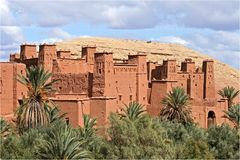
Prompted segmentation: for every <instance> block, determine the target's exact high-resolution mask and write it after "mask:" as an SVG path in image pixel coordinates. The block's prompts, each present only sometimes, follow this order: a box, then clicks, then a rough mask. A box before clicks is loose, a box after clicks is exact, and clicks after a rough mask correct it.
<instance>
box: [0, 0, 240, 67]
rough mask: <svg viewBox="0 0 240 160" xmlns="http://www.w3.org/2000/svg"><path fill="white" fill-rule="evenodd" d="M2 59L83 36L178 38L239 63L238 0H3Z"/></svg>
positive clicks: (164, 40) (166, 39)
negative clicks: (30, 46) (24, 46)
mask: <svg viewBox="0 0 240 160" xmlns="http://www.w3.org/2000/svg"><path fill="white" fill-rule="evenodd" d="M0 1H1V2H0V14H1V17H0V18H1V19H0V24H1V28H0V37H1V42H0V43H1V48H0V60H1V61H6V60H7V59H8V56H9V54H10V53H12V52H16V51H18V50H19V44H21V43H23V42H30V43H31V42H34V43H42V42H55V41H62V40H67V39H71V38H75V37H80V36H104V37H114V38H124V39H126V38H127V39H140V40H154V41H159V42H170V43H179V44H182V45H185V46H187V47H189V48H192V49H195V50H198V51H201V52H204V53H206V54H208V55H210V56H212V57H214V58H217V59H219V60H221V61H222V62H224V63H227V64H229V65H231V66H233V67H235V68H237V69H240V64H239V62H240V31H239V21H240V17H239V15H240V9H239V8H240V7H239V1H237V0H236V1H231V0H225V1H224V0H218V1H214V0H211V1H205V0H203V1H198V0H191V1H183V0H178V1H177V0H176V1H174V0H169V1H166V0H165V1H160V0H158V1H151V0H145V1H144V0H141V1H140V0H138V1H137V0H135V1H130V0H127V1H119V0H115V1H114V0H107V1H104V0H102V1H100V0H98V1H93V0H89V1H80V0H68V1H67V0H58V1H57V0H41V1H40V0H0Z"/></svg>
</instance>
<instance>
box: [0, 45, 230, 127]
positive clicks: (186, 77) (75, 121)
mask: <svg viewBox="0 0 240 160" xmlns="http://www.w3.org/2000/svg"><path fill="white" fill-rule="evenodd" d="M36 55H37V54H36V45H22V46H21V52H20V57H19V55H18V54H14V55H11V56H10V61H12V62H18V63H0V64H1V65H0V67H1V68H0V80H1V81H0V82H1V83H0V85H1V88H0V93H1V94H0V100H1V102H0V105H1V106H0V108H1V115H7V114H8V115H10V114H11V115H12V113H13V111H14V110H15V109H16V107H17V105H18V99H21V98H22V96H24V95H26V88H24V87H23V86H21V85H20V84H19V83H18V82H17V81H16V78H15V77H16V75H17V74H16V73H22V74H25V72H24V71H25V70H24V68H25V65H26V67H29V66H30V65H43V66H44V68H45V69H46V70H49V71H50V72H52V73H53V77H52V79H59V80H60V81H58V82H57V83H55V84H54V85H53V87H54V88H55V89H56V90H57V92H56V93H55V94H54V95H51V97H50V98H51V99H52V100H54V101H56V103H57V104H58V105H59V107H60V108H61V109H62V112H68V113H69V117H68V118H69V121H70V123H71V124H72V125H73V126H77V125H81V124H82V115H83V113H85V114H90V116H92V117H96V118H99V119H98V122H97V123H98V125H102V126H106V125H107V117H108V115H109V114H110V112H116V111H120V110H121V108H123V107H124V104H128V103H129V102H131V101H138V102H139V103H141V104H143V105H145V107H146V109H147V111H148V113H149V114H150V115H154V116H157V115H159V113H160V110H161V108H162V104H161V100H162V99H163V98H164V97H165V95H166V94H167V93H168V92H169V91H171V90H172V88H173V87H176V86H179V87H182V88H184V90H185V91H186V93H187V94H188V95H189V96H190V97H191V99H192V100H191V103H192V112H193V119H194V121H195V122H198V123H199V124H200V126H202V127H207V126H208V119H207V118H208V113H209V112H211V113H214V115H215V116H216V118H215V121H216V123H217V124H219V123H223V122H226V119H223V118H221V116H222V115H223V112H222V110H226V109H227V108H226V107H227V105H226V101H222V100H221V101H218V102H217V101H216V98H215V94H216V93H215V82H214V72H213V71H214V62H213V61H212V60H206V61H204V62H203V64H202V69H200V68H198V69H196V68H195V63H194V62H193V61H192V60H191V59H186V60H185V61H184V62H182V65H181V70H180V71H177V68H178V67H177V65H176V60H164V61H163V64H162V65H158V64H157V63H151V62H149V63H146V55H144V54H137V55H129V56H128V60H124V61H121V63H114V61H113V53H105V52H104V53H96V47H83V48H82V58H81V59H72V58H71V52H69V51H56V46H55V45H48V44H42V45H40V48H39V56H38V57H36ZM118 62H119V61H118ZM22 63H24V64H25V65H24V64H22ZM3 64H4V65H3ZM9 102H10V103H9ZM6 104H8V107H5V106H6ZM9 104H10V107H9ZM3 105H4V106H3Z"/></svg>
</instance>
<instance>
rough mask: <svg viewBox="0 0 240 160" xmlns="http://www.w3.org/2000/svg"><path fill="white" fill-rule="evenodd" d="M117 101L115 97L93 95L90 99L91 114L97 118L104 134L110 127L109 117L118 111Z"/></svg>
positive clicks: (99, 127) (100, 130)
mask: <svg viewBox="0 0 240 160" xmlns="http://www.w3.org/2000/svg"><path fill="white" fill-rule="evenodd" d="M117 110H118V108H117V107H116V101H115V98H114V97H93V98H91V100H90V116H91V117H92V118H97V126H98V129H99V133H100V134H102V135H104V134H105V132H106V128H107V127H108V125H109V124H108V117H109V115H110V114H111V113H112V112H116V111H117Z"/></svg>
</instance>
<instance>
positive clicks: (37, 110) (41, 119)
mask: <svg viewBox="0 0 240 160" xmlns="http://www.w3.org/2000/svg"><path fill="white" fill-rule="evenodd" d="M51 75H52V74H51V73H49V72H48V71H45V70H44V69H43V67H37V66H31V67H29V68H28V69H27V70H26V77H25V76H23V75H18V77H19V78H18V81H19V82H20V83H22V84H23V85H25V86H26V87H27V89H28V97H27V98H26V99H24V101H23V103H22V105H21V106H20V107H19V109H18V112H17V123H19V124H18V126H19V130H20V132H21V130H22V129H30V128H35V127H38V126H44V125H47V124H48V123H49V119H48V117H47V108H48V107H49V105H51V102H50V101H49V100H48V98H47V96H48V95H49V94H50V93H51V92H53V91H54V90H53V89H52V84H53V83H54V82H55V81H50V79H49V78H50V77H51Z"/></svg>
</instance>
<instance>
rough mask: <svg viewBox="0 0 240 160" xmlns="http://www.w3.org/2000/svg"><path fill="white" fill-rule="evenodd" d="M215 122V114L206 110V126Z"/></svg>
mask: <svg viewBox="0 0 240 160" xmlns="http://www.w3.org/2000/svg"><path fill="white" fill-rule="evenodd" d="M215 124H216V115H215V113H214V112H213V111H209V112H208V119H207V127H210V126H212V125H215Z"/></svg>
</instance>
